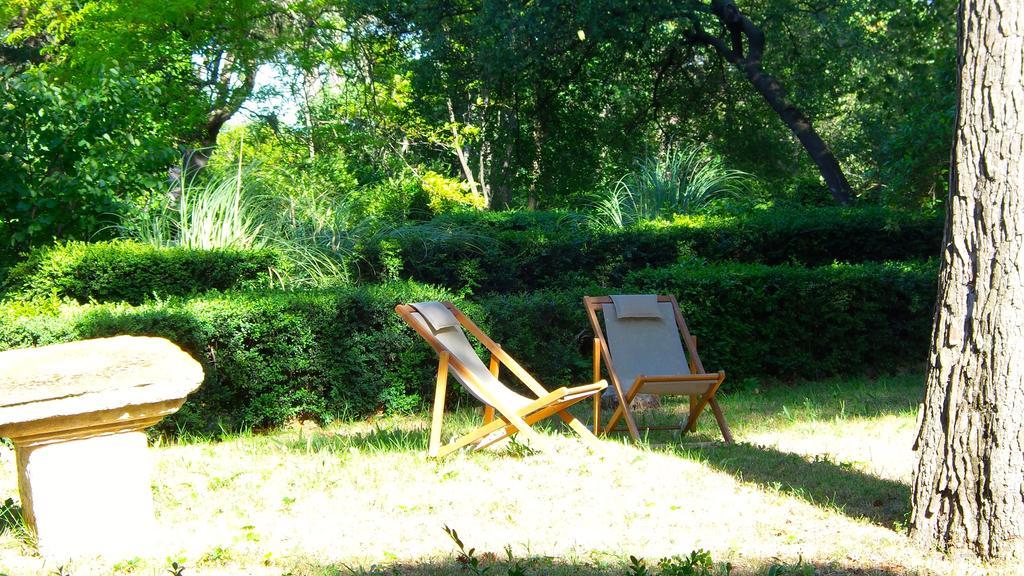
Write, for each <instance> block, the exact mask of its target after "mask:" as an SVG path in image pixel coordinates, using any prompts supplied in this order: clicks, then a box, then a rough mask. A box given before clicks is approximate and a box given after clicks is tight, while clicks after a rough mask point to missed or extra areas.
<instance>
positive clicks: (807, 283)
mask: <svg viewBox="0 0 1024 576" xmlns="http://www.w3.org/2000/svg"><path fill="white" fill-rule="evenodd" d="M937 276H938V265H937V264H936V263H935V262H917V263H903V264H858V265H845V264H844V265H830V266H824V267H819V268H802V267H799V266H764V265H757V264H724V265H713V266H700V265H688V266H673V267H667V268H662V269H652V270H645V271H641V272H637V273H634V274H631V275H629V276H628V277H627V278H626V279H625V281H624V283H623V284H622V285H621V286H620V287H617V288H608V287H598V286H593V285H592V286H591V287H589V288H575V289H567V290H546V291H538V292H534V293H528V294H521V295H504V294H496V295H491V296H486V297H483V298H481V299H479V300H478V302H479V304H480V305H481V307H482V308H484V309H485V310H487V311H488V320H489V323H490V326H491V328H492V330H493V333H492V336H493V337H494V338H495V339H496V340H497V341H498V342H500V343H502V345H503V346H504V347H505V348H506V349H508V350H509V351H510V353H512V354H513V355H514V356H516V357H517V359H519V360H520V361H521V362H522V363H523V364H524V365H525V366H527V367H528V368H529V369H530V370H532V371H533V372H534V373H535V374H536V375H537V376H538V378H539V379H540V380H541V382H552V383H559V384H560V383H564V382H570V381H571V382H574V383H580V382H585V381H588V380H589V378H590V370H591V368H590V356H589V354H590V350H591V349H590V347H589V338H590V332H589V323H588V322H587V320H586V314H585V311H584V309H583V304H582V300H583V296H584V295H591V296H597V295H604V294H623V293H625V294H628V293H660V294H673V295H675V296H676V297H677V299H678V300H679V303H680V307H681V308H682V310H683V314H684V316H685V317H686V319H687V323H688V325H689V327H690V329H691V330H692V331H693V332H694V333H695V334H696V335H697V336H698V345H699V346H698V350H699V351H700V355H701V360H702V361H703V362H704V366H705V367H706V368H707V369H708V370H725V371H726V373H727V374H728V375H729V378H728V379H727V380H726V386H727V388H728V387H729V386H732V385H735V384H736V383H738V382H740V381H742V380H744V379H747V378H756V377H771V378H782V379H792V378H817V377H822V376H826V375H835V374H844V375H855V374H869V375H870V374H877V373H885V372H890V371H893V370H899V369H903V368H907V367H914V366H918V365H919V364H921V363H923V362H924V360H925V358H927V353H928V342H929V335H930V334H931V322H932V308H933V306H934V302H935V294H936V278H937ZM581 352H582V354H581Z"/></svg>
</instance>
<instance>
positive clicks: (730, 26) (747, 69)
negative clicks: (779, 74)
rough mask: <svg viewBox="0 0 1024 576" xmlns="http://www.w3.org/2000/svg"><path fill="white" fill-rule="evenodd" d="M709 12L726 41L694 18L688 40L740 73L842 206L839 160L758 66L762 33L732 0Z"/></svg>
mask: <svg viewBox="0 0 1024 576" xmlns="http://www.w3.org/2000/svg"><path fill="white" fill-rule="evenodd" d="M711 12H712V13H714V15H715V16H716V17H718V20H719V22H721V24H722V26H723V27H724V28H725V31H726V32H728V34H729V40H730V41H729V43H728V44H727V43H726V42H725V41H724V40H722V39H721V38H719V37H718V36H714V35H712V34H709V33H708V32H706V31H704V30H703V29H702V28H701V27H700V25H699V24H698V23H696V21H695V23H694V28H693V30H692V31H690V32H689V37H690V39H691V40H692V41H696V42H699V43H702V44H706V45H708V46H710V47H712V48H714V49H715V51H716V52H717V53H718V54H719V55H720V56H721V57H722V58H724V59H725V60H726V61H727V62H729V63H730V64H732V65H733V66H735V67H736V68H737V69H738V70H739V71H741V72H743V74H744V75H745V76H746V77H747V80H748V81H749V82H750V84H751V85H753V87H754V89H755V90H757V93H758V94H760V95H761V97H762V98H764V100H765V102H767V103H768V106H770V107H771V109H772V110H774V111H775V113H776V114H778V115H779V117H780V118H781V119H782V121H783V122H785V123H786V126H789V129H790V130H792V131H793V135H794V136H796V138H797V140H799V141H800V144H802V145H803V147H804V149H805V150H806V151H807V154H808V155H810V157H811V160H813V161H814V164H815V165H816V166H817V167H818V170H819V171H820V172H821V176H822V178H824V180H825V184H826V185H827V186H828V189H829V191H830V192H831V193H832V197H833V198H834V199H835V201H836V202H838V203H839V204H843V205H846V204H849V203H850V198H851V195H852V189H851V188H850V183H849V182H848V181H847V180H846V175H845V174H843V169H842V167H841V166H840V165H839V161H837V160H836V157H835V155H834V154H832V150H831V149H830V148H829V147H828V144H826V143H825V141H824V140H822V138H821V136H819V135H818V132H817V131H816V130H815V129H814V126H813V125H812V124H811V121H810V119H808V118H807V116H806V115H804V113H803V112H802V111H801V110H800V109H799V108H797V107H796V106H794V105H793V103H792V102H790V101H789V100H787V99H786V91H785V89H784V88H783V87H782V84H780V83H779V81H778V80H776V79H775V77H773V76H771V75H769V74H768V73H766V72H765V71H764V68H763V67H762V65H761V62H762V59H763V56H764V48H765V35H764V32H763V31H762V30H761V29H760V28H758V27H757V26H755V25H754V23H753V22H752V21H751V20H750V18H747V16H746V15H744V14H743V13H742V12H741V11H740V9H739V8H738V7H737V6H736V3H735V2H734V1H733V0H712V1H711ZM744 38H746V50H744V42H743V39H744Z"/></svg>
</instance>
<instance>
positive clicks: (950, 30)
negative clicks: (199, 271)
mask: <svg viewBox="0 0 1024 576" xmlns="http://www.w3.org/2000/svg"><path fill="white" fill-rule="evenodd" d="M700 5H702V3H689V2H687V3H683V2H666V3H651V2H643V1H629V2H620V1H617V0H616V1H610V0H587V1H586V2H560V1H547V2H525V3H524V2H510V3H509V2H497V3H495V2H485V1H481V0H474V1H471V2H465V3H462V4H460V5H459V7H458V9H454V8H453V5H451V4H450V3H445V2H432V3H431V2H418V3H414V2H381V1H379V0H336V1H332V2H307V3H297V4H296V3H290V2H282V1H281V0H234V1H232V2H230V3H229V5H225V4H224V3H223V2H213V1H210V0H172V1H170V2H168V1H160V2H157V1H155V0H145V1H143V2H125V1H123V0H103V1H101V2H90V3H85V4H80V3H75V2H65V1H56V2H46V3H41V4H40V3H33V2H27V1H25V0H14V1H12V2H10V3H8V4H7V5H5V7H4V8H3V9H0V65H5V64H6V65H7V66H8V67H9V68H10V70H11V71H9V72H7V73H5V74H6V77H8V78H9V79H8V80H7V83H8V84H9V85H8V86H5V92H6V93H11V94H14V95H15V96H16V97H15V98H14V99H13V100H12V104H13V106H14V108H13V110H11V109H10V106H8V107H7V109H6V110H7V111H6V112H5V114H8V119H9V120H10V121H9V122H7V123H6V124H5V126H6V128H7V129H5V130H4V134H7V136H5V137H0V140H3V141H4V142H0V150H3V149H4V148H3V146H5V143H6V147H8V148H11V147H13V146H14V145H15V143H16V142H18V141H20V140H21V139H22V138H27V140H28V142H30V143H32V142H38V143H39V145H38V146H36V145H32V147H33V149H34V150H36V151H35V152H33V154H42V155H44V156H47V158H48V159H47V161H46V162H42V163H40V162H35V161H32V160H31V158H30V157H25V156H24V154H20V153H19V154H15V153H14V152H7V153H6V154H4V153H0V159H3V160H4V161H8V162H10V161H12V159H17V158H22V159H24V161H23V163H25V164H32V165H37V164H38V167H37V168H34V169H32V170H26V169H24V168H21V169H20V173H21V174H23V175H22V176H20V177H19V179H20V180H19V184H18V185H19V186H20V188H19V190H20V191H19V192H17V196H18V197H19V199H20V198H21V197H23V196H30V195H32V194H35V195H45V196H47V197H53V195H52V194H44V191H45V189H46V188H47V187H48V186H52V185H53V184H52V183H51V180H52V179H53V175H54V170H53V168H56V169H57V171H58V173H68V174H71V175H72V177H76V176H74V175H75V174H77V175H78V176H77V177H78V178H80V179H81V180H82V181H84V182H86V184H89V181H88V179H91V180H92V181H93V184H92V185H87V186H85V187H84V188H83V187H78V186H72V187H68V188H66V189H67V190H73V191H74V193H76V194H86V193H88V195H89V197H88V198H86V199H82V200H83V201H82V202H80V203H78V204H76V206H77V207H78V208H82V209H87V210H86V211H85V212H84V213H83V222H82V223H79V222H75V223H74V225H71V223H65V224H64V225H48V224H47V222H46V218H56V216H51V215H47V216H45V217H41V218H39V220H38V221H37V222H36V221H33V222H32V223H28V222H27V221H26V217H25V215H24V214H22V213H19V214H16V215H7V214H5V215H4V216H3V219H2V220H0V223H2V224H3V225H4V226H5V227H6V228H8V229H9V230H7V231H5V232H4V236H5V238H2V239H0V240H4V241H5V244H6V243H9V242H10V238H12V237H13V238H15V239H16V240H15V247H16V248H23V247H24V246H25V245H26V244H25V240H24V238H23V237H24V236H25V235H26V234H27V233H28V234H34V235H35V236H34V237H38V238H41V239H48V237H50V236H55V237H57V238H61V239H64V238H72V239H74V238H77V239H85V238H87V237H88V236H89V235H90V234H92V233H94V232H95V229H96V226H95V225H94V224H93V225H90V222H91V220H90V218H89V214H90V212H89V211H88V209H91V210H93V211H94V212H95V213H106V212H110V213H121V212H123V210H110V205H111V204H112V203H118V202H123V201H125V200H129V199H132V198H133V196H134V195H135V194H134V192H136V191H138V190H139V189H140V188H151V189H156V190H157V191H158V192H164V191H166V188H167V186H166V185H158V184H157V183H154V182H153V181H152V180H146V179H145V178H144V176H146V175H152V174H156V173H158V171H157V172H154V171H153V170H152V168H153V166H152V165H151V164H149V162H151V161H155V160H154V159H156V158H160V159H161V160H160V161H159V162H157V163H158V164H161V165H162V168H163V169H164V170H166V169H168V168H171V167H173V166H177V165H180V164H181V162H178V161H175V159H173V158H167V157H166V155H165V152H166V151H167V150H170V149H174V148H177V150H178V152H179V159H180V160H182V161H183V162H184V164H185V169H186V170H189V169H198V168H199V167H201V166H204V165H206V164H207V161H208V160H209V159H210V156H211V154H212V160H213V162H214V167H215V169H222V168H223V167H224V166H225V165H228V164H230V163H218V162H217V157H218V155H220V154H221V151H220V149H221V148H226V149H232V150H233V149H234V148H233V147H232V146H230V143H229V142H227V140H230V138H228V139H227V140H225V134H226V130H225V126H226V125H227V122H228V121H229V120H230V119H231V118H232V117H235V116H236V115H237V114H238V113H239V111H240V110H242V109H245V110H248V114H249V117H250V119H252V120H254V121H255V122H254V123H252V124H251V125H250V127H249V128H247V129H243V130H242V131H251V134H249V138H250V140H251V141H252V142H253V143H254V144H255V146H254V147H252V148H250V149H248V150H247V154H248V155H247V156H246V159H247V160H252V159H257V160H261V161H265V162H267V163H269V164H272V165H273V169H274V170H276V171H277V172H278V174H279V175H280V177H279V178H278V182H279V183H280V184H281V187H280V188H279V189H278V190H276V191H275V193H277V194H281V195H284V196H286V197H291V196H293V195H295V194H299V195H300V196H302V195H305V196H306V197H309V196H313V197H316V196H319V195H323V194H327V195H341V196H347V195H349V194H357V195H358V192H357V191H358V190H373V191H375V194H377V195H380V194H383V195H392V196H394V195H398V196H401V195H403V190H406V191H407V190H408V188H407V187H406V184H407V182H406V180H408V179H412V180H415V181H417V182H418V183H419V184H420V187H422V186H424V185H426V186H427V187H431V186H433V187H434V188H436V187H437V186H436V184H437V178H438V177H440V178H443V179H447V182H448V183H446V184H444V185H443V186H442V188H445V189H446V192H445V194H447V195H449V196H455V197H460V198H461V197H465V198H462V199H466V200H468V204H470V205H473V204H476V205H487V206H490V207H494V208H503V207H506V206H509V207H525V206H531V207H533V206H540V207H547V208H568V207H571V206H579V205H580V204H581V203H584V202H585V200H586V199H587V198H589V197H590V195H591V194H592V193H594V192H597V191H608V190H610V189H612V188H613V187H614V185H615V183H616V182H619V181H620V179H622V178H623V177H624V176H627V175H629V174H635V173H637V172H638V171H641V172H642V171H643V170H644V167H645V166H658V165H664V164H665V163H666V162H669V161H670V159H671V156H672V152H673V150H680V149H682V148H684V147H686V146H687V145H689V144H692V145H696V146H698V147H700V148H701V149H703V150H705V151H706V153H707V155H708V156H707V158H706V159H705V160H702V161H706V162H722V163H723V165H724V166H726V167H728V168H738V169H742V170H744V171H746V172H749V173H751V174H753V175H754V176H755V177H757V178H758V179H759V180H760V181H761V185H760V186H755V187H753V188H751V189H749V190H747V191H746V192H745V195H746V196H748V197H750V198H756V199H757V200H763V201H769V202H771V201H775V200H778V199H782V198H801V199H804V200H807V201H810V202H820V201H823V202H828V201H829V200H828V195H827V194H826V193H824V192H823V190H822V184H821V181H820V179H819V178H818V175H817V172H816V170H815V168H814V165H813V163H812V162H811V161H810V160H809V159H808V158H807V155H806V154H805V153H804V152H803V151H802V150H801V147H800V144H799V143H797V142H796V141H795V140H794V139H793V138H792V135H791V134H790V131H789V129H788V128H787V127H786V125H785V124H784V123H783V122H782V121H780V119H779V117H778V116H777V115H775V113H774V112H772V111H771V109H769V107H768V106H766V104H765V102H764V101H763V100H762V99H761V98H760V97H759V96H758V94H757V92H756V91H754V89H753V88H752V87H751V86H750V85H749V83H748V81H747V79H746V78H744V77H743V75H742V74H740V73H739V72H737V71H736V70H734V69H733V67H732V66H731V65H729V63H727V62H725V61H723V60H721V59H720V58H718V57H717V56H716V55H715V53H714V52H713V51H709V50H708V49H707V47H706V46H705V45H703V44H701V43H700V42H696V41H694V37H693V34H692V33H693V31H694V29H695V27H697V26H703V27H704V29H707V30H712V28H711V27H710V26H711V24H712V21H713V18H711V17H710V13H709V12H708V11H706V10H702V9H700ZM737 6H738V7H739V8H740V9H741V10H742V11H743V12H744V14H747V15H748V16H749V17H750V18H751V20H752V21H753V22H754V23H755V24H756V25H757V26H759V27H760V28H761V29H762V30H763V31H764V33H765V37H766V38H767V42H768V43H767V48H766V52H765V55H764V63H763V64H764V66H765V68H766V70H768V71H769V72H771V73H772V75H773V77H775V78H777V79H778V80H779V82H781V84H782V86H783V87H784V88H785V90H786V92H787V94H788V98H789V100H791V101H792V103H793V104H794V105H795V106H799V107H800V109H801V110H803V112H804V113H805V114H806V115H807V117H808V118H811V119H813V120H814V123H815V126H816V127H817V130H818V132H819V133H820V134H821V135H822V137H823V138H824V140H825V141H826V142H828V143H829V144H830V145H831V148H832V149H833V151H834V152H835V155H836V157H837V158H838V159H839V161H840V163H841V164H842V165H843V167H844V170H845V172H846V173H847V174H848V176H849V179H850V181H851V182H852V183H853V185H854V189H855V190H854V191H855V193H856V195H857V197H858V198H859V199H860V201H861V202H867V203H872V204H886V205H898V206H905V207H917V206H920V205H922V204H931V203H935V202H937V201H939V200H940V199H941V198H942V196H943V190H944V186H945V184H944V180H945V173H946V169H947V165H948V150H949V142H950V138H949V134H950V132H951V127H952V119H953V118H952V116H953V104H954V103H953V101H952V96H951V95H952V93H953V90H952V87H953V84H954V82H955V77H954V73H953V71H954V64H955V62H954V58H953V48H954V45H955V29H954V28H955V27H954V26H953V19H952V15H953V11H954V5H953V2H952V1H951V0H939V1H932V0H913V1H910V2H905V1H902V0H901V1H897V0H885V1H883V2H878V1H875V0H872V1H870V2H869V1H866V0H830V1H828V2H822V3H817V4H812V5H806V4H804V3H794V2H792V1H791V0H746V1H741V2H738V3H737ZM695 7H697V9H695ZM705 7H706V6H705ZM709 18H711V20H709ZM271 71H273V73H272V74H271ZM258 73H259V74H258ZM258 76H259V77H258ZM268 77H270V78H272V79H271V80H268V79H267V78H268ZM10 78H17V79H19V80H18V81H17V82H13V81H12V80H10ZM260 78H262V80H261V79H260ZM39 79H45V80H44V81H43V80H39ZM12 82H13V83H12ZM78 102H82V103H88V104H87V105H86V104H82V105H79V104H76V103H78ZM41 110H45V114H53V115H54V116H55V118H54V120H53V121H52V122H51V121H47V122H40V121H38V120H36V119H33V116H32V115H33V114H35V113H36V112H38V111H41ZM76 119H77V120H76ZM78 120H81V121H78ZM86 120H87V121H86ZM12 122H17V123H18V125H17V128H16V129H13V128H14V124H12ZM126 127H130V128H131V129H130V130H129V129H127V128H126ZM235 130H238V129H235ZM107 138H109V139H110V140H111V141H112V143H107V142H108V141H107ZM58 140H59V141H61V142H64V143H66V145H65V146H64V147H63V148H62V150H63V151H62V152H60V154H61V156H62V159H61V160H60V162H58V163H56V164H55V160H53V159H52V158H49V156H52V155H53V154H54V153H53V152H48V151H47V148H52V147H53V146H54V144H53V142H55V141H58ZM100 144H102V146H100ZM225 144H228V145H227V146H226V147H225ZM86 145H88V146H86ZM97 146H99V148H97ZM218 146H220V148H218ZM86 148H88V149H87V150H86ZM79 149H81V151H76V150H79ZM86 152H87V153H86ZM81 155H84V156H85V157H86V158H89V159H92V160H90V161H91V162H94V163H96V165H95V166H92V167H90V165H89V164H88V163H85V164H83V163H80V162H78V161H77V158H78V156H81ZM140 162H141V164H140ZM73 165H79V166H80V168H79V169H76V170H72V169H71V168H72V166H73ZM217 166H220V168H217ZM110 170H115V172H116V173H115V174H108V173H107V172H109V171H110ZM126 175H133V176H135V177H136V180H135V181H134V182H130V183H129V182H127V181H126V180H127V179H126V178H125V177H124V176H126ZM430 182H434V184H430ZM79 190H85V192H79ZM67 193H70V192H67ZM171 196H172V198H171V199H172V200H173V194H172V195H171ZM86 204H88V206H86ZM456 204H458V205H462V204H463V202H461V201H459V202H456ZM15 205H19V204H18V202H14V203H11V206H15ZM64 205H67V202H65V203H64ZM436 207H441V204H438V205H437V206H436ZM42 208H47V210H46V211H47V212H50V210H49V209H48V205H47V206H41V207H40V209H42ZM150 208H153V206H151V205H150V204H148V203H146V202H141V203H139V202H136V203H135V209H137V210H147V209H150ZM156 208H162V206H156ZM19 210H22V212H26V211H27V213H32V212H31V207H28V208H24V207H23V208H19ZM35 213H39V209H37V210H36V212H35ZM23 227H31V228H32V230H31V231H29V232H26V231H23V230H20V229H19V228H23ZM37 229H38V230H37ZM30 244H31V242H30Z"/></svg>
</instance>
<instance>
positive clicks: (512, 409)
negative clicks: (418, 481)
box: [395, 302, 608, 458]
mask: <svg viewBox="0 0 1024 576" xmlns="http://www.w3.org/2000/svg"><path fill="white" fill-rule="evenodd" d="M395 311H396V312H398V314H399V315H400V316H401V317H402V318H403V319H404V320H405V322H406V323H407V324H409V326H411V327H412V328H413V330H415V331H416V332H417V333H418V334H419V335H420V336H422V337H423V339H424V340H426V341H427V343H428V344H430V346H431V348H433V349H434V351H435V352H437V355H438V366H437V383H436V389H435V393H434V408H433V417H432V419H431V425H430V444H429V447H428V451H427V454H428V455H429V456H431V457H438V458H440V457H443V456H446V455H448V454H450V453H452V452H454V451H455V450H458V449H459V448H462V447H464V446H467V445H469V444H473V443H476V448H484V447H486V446H489V445H491V444H493V443H495V442H497V441H499V440H501V439H503V438H505V437H507V436H510V435H512V434H515V433H517V432H518V433H520V434H522V435H523V436H524V437H526V438H529V439H530V440H532V441H533V443H534V444H535V445H536V446H538V447H539V446H543V444H544V442H543V439H542V438H541V437H540V436H539V435H538V434H537V432H535V431H534V430H533V429H531V428H530V426H531V425H532V424H533V423H535V422H537V421H539V420H542V419H544V418H547V417H549V416H555V415H557V416H558V417H559V418H561V419H562V421H564V422H565V423H566V424H567V425H568V426H569V427H570V428H572V429H573V430H574V431H575V432H576V433H577V434H579V435H580V439H581V440H583V441H584V442H585V443H587V444H588V445H590V446H591V447H593V448H597V447H599V446H600V443H599V442H598V441H597V438H596V437H594V435H593V434H591V432H590V430H588V429H587V427H586V426H584V425H583V423H582V422H580V421H579V420H577V419H576V417H574V416H573V415H572V414H570V413H569V411H568V410H567V408H569V407H570V406H572V405H573V404H576V403H577V402H581V401H583V400H586V399H587V398H590V397H592V396H599V395H600V392H601V391H602V390H604V389H605V388H606V387H607V386H608V383H607V382H605V381H604V380H601V381H596V382H594V383H593V384H587V385H584V386H576V387H573V388H567V387H563V388H559V389H557V390H552V391H550V392H549V391H547V390H546V389H544V387H543V386H541V385H540V383H539V382H537V380H536V379H534V378H533V376H530V374H529V373H527V372H526V370H524V369H523V367H522V366H520V365H519V363H518V362H516V361H515V360H514V359H513V358H512V357H511V356H509V355H508V354H507V353H505V351H504V350H502V348H501V346H499V345H498V344H497V343H495V342H494V340H491V338H490V337H488V336H487V335H486V334H484V333H483V331H482V330H480V328H478V327H477V325H476V324H474V323H473V321H472V320H470V319H469V318H467V317H466V315H465V314H463V313H462V312H461V311H460V310H459V309H458V308H456V307H455V306H454V305H453V304H451V303H450V302H419V303H415V304H399V305H398V306H396V307H395ZM463 328H465V329H466V330H469V332H470V334H472V335H473V337H474V338H476V339H477V340H478V341H479V342H480V343H481V344H483V345H484V347H486V348H487V350H488V351H490V353H491V364H490V367H487V366H485V365H484V363H483V362H482V361H481V360H480V357H479V356H477V353H476V350H474V349H473V346H472V344H470V342H469V340H468V339H467V338H466V333H465V332H463V330H462V329H463ZM502 364H504V365H505V366H506V367H507V368H508V369H509V371H510V372H512V374H514V375H515V376H516V377H517V378H519V379H520V380H521V381H522V382H523V384H525V385H526V387H527V388H529V389H530V391H531V392H532V393H533V394H536V395H537V397H536V398H528V397H526V396H523V395H522V394H519V393H517V392H515V391H513V390H511V389H509V388H508V387H507V386H505V385H504V384H503V383H502V382H501V381H500V380H499V379H498V376H499V369H500V367H501V365H502ZM449 369H450V371H451V373H452V374H453V375H454V376H455V378H456V379H457V380H458V381H459V382H461V383H462V385H463V386H465V387H466V389H467V390H468V391H469V393H470V394H472V395H473V396H474V397H475V398H476V399H477V400H479V401H480V402H481V403H483V405H484V414H483V424H482V425H481V426H480V427H479V428H477V429H475V430H473V431H471V432H469V433H467V434H465V435H463V436H461V437H459V438H457V439H455V440H453V441H452V442H450V443H448V444H446V445H445V446H441V424H442V419H443V416H444V401H445V395H446V391H447V386H448V373H449Z"/></svg>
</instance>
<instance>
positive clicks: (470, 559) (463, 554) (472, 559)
mask: <svg viewBox="0 0 1024 576" xmlns="http://www.w3.org/2000/svg"><path fill="white" fill-rule="evenodd" d="M444 532H445V534H447V535H448V537H449V538H451V539H452V542H454V543H455V547H456V548H457V549H458V556H456V557H455V562H457V563H458V564H459V566H461V567H462V569H463V570H466V571H468V572H469V573H471V574H474V575H475V576H483V575H484V574H487V572H488V571H489V570H490V569H491V567H490V566H482V565H481V563H480V558H478V557H477V555H476V548H469V549H468V550H467V549H466V545H465V544H464V543H463V542H462V539H461V538H459V533H458V532H456V531H455V529H454V528H451V527H450V526H448V525H445V526H444Z"/></svg>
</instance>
